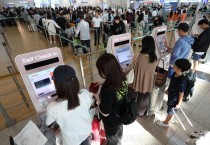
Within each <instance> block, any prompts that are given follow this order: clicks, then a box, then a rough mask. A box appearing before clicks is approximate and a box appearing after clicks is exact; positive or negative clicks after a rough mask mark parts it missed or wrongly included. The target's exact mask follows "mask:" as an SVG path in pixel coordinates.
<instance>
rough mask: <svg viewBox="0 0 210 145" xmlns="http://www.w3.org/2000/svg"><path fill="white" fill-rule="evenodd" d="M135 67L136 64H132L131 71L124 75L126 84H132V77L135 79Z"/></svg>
mask: <svg viewBox="0 0 210 145" xmlns="http://www.w3.org/2000/svg"><path fill="white" fill-rule="evenodd" d="M138 57H139V55H137V58H138ZM135 66H136V62H135V63H134V64H133V66H132V69H131V70H130V71H129V73H128V74H127V75H126V78H127V82H128V84H132V83H133V81H134V77H135V74H134V69H135Z"/></svg>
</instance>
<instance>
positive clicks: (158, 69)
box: [157, 58, 165, 73]
mask: <svg viewBox="0 0 210 145" xmlns="http://www.w3.org/2000/svg"><path fill="white" fill-rule="evenodd" d="M161 61H162V64H163V67H162V69H165V62H164V60H163V59H161V58H160V59H159V60H158V66H157V73H159V72H160V67H159V65H160V62H161Z"/></svg>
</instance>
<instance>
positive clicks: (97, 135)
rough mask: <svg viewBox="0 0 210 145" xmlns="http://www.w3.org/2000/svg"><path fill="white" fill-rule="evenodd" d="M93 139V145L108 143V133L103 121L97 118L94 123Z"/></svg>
mask: <svg viewBox="0 0 210 145" xmlns="http://www.w3.org/2000/svg"><path fill="white" fill-rule="evenodd" d="M91 139H92V143H91V145H102V144H103V143H105V142H106V133H105V131H104V129H103V127H102V124H101V121H100V120H99V119H98V117H96V116H95V117H94V119H93V121H92V133H91Z"/></svg>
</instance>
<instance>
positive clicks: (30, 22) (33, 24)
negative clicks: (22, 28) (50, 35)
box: [28, 13, 37, 31]
mask: <svg viewBox="0 0 210 145" xmlns="http://www.w3.org/2000/svg"><path fill="white" fill-rule="evenodd" d="M28 22H29V24H30V25H31V27H32V29H33V31H37V27H36V24H35V21H34V19H33V17H32V14H31V13H29V15H28Z"/></svg>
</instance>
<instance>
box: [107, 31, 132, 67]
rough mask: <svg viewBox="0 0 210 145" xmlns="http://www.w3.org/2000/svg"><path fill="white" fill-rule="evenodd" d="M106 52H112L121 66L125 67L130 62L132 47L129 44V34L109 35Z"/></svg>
mask: <svg viewBox="0 0 210 145" xmlns="http://www.w3.org/2000/svg"><path fill="white" fill-rule="evenodd" d="M106 51H107V53H111V54H113V55H114V56H115V57H116V58H117V60H118V62H119V63H120V65H121V67H126V66H127V65H129V64H131V63H132V60H133V48H132V46H131V34H130V33H125V34H120V35H114V36H111V37H110V38H109V40H108V44H107V50H106Z"/></svg>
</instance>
